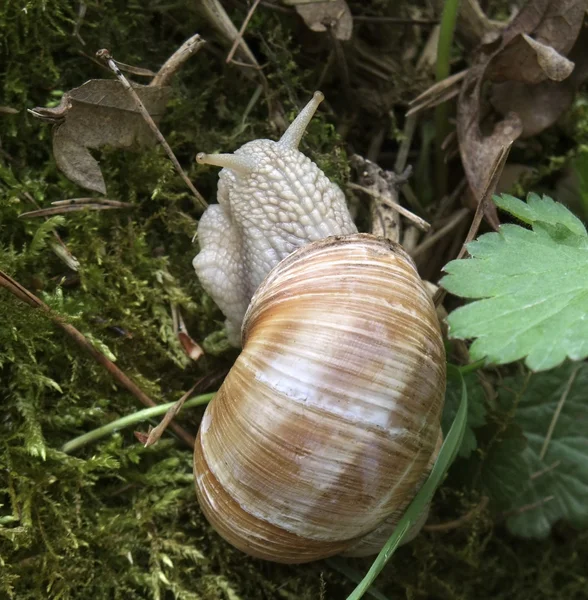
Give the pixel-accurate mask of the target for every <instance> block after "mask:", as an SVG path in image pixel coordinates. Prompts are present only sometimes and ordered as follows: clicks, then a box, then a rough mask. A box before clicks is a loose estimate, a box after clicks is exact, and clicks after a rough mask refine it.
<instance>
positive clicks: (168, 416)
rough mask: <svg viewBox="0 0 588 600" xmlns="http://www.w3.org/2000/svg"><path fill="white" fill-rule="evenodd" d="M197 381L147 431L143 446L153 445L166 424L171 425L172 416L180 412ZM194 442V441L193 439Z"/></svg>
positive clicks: (165, 427)
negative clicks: (158, 421)
mask: <svg viewBox="0 0 588 600" xmlns="http://www.w3.org/2000/svg"><path fill="white" fill-rule="evenodd" d="M199 383H200V382H199V381H197V382H196V383H195V384H194V385H193V386H192V387H191V388H190V389H189V390H188V391H187V392H186V393H185V394H184V395H183V396H182V397H181V398H180V399H179V400H178V401H177V402H176V403H175V404H174V405H173V406H172V407H171V408H170V409H168V411H167V412H166V413H165V415H164V417H163V419H162V420H161V422H160V423H159V425H157V427H154V428H153V429H152V430H151V431H150V432H149V435H148V437H147V440H146V441H145V448H148V447H149V446H153V444H155V443H156V442H157V441H159V438H160V437H161V436H162V435H163V433H164V432H165V430H166V429H167V428H168V426H170V425H172V421H173V418H174V417H175V416H176V415H177V414H178V413H179V412H180V410H181V408H182V406H184V402H186V400H187V399H188V398H189V397H190V396H191V395H192V394H193V393H194V390H195V389H196V388H197V387H198V384H199ZM194 443H196V441H195V440H194Z"/></svg>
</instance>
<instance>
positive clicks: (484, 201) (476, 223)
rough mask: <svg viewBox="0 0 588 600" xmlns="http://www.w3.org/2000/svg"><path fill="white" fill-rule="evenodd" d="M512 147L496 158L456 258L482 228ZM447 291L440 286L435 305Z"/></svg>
mask: <svg viewBox="0 0 588 600" xmlns="http://www.w3.org/2000/svg"><path fill="white" fill-rule="evenodd" d="M511 147H512V142H511V143H510V144H508V145H507V146H503V147H502V148H501V150H500V152H499V154H498V156H497V157H496V160H495V161H494V165H493V166H492V171H491V175H490V178H489V180H488V183H487V185H486V189H485V190H484V194H483V196H482V198H481V199H480V202H479V203H478V206H477V208H476V212H475V214H474V218H473V220H472V224H471V225H470V230H469V231H468V234H467V236H466V239H465V240H464V242H463V246H462V247H461V250H460V251H459V254H458V255H457V257H456V260H459V259H460V258H462V257H463V256H464V255H465V253H466V252H467V245H468V244H469V243H470V242H471V241H472V240H473V239H474V238H475V237H476V234H477V233H478V229H479V228H480V224H481V223H482V218H483V217H484V214H485V211H486V207H487V206H488V204H489V203H490V202H491V201H492V194H493V193H494V190H495V189H496V184H497V183H498V180H499V179H500V175H501V174H502V169H503V168H504V165H505V163H506V159H507V158H508V153H509V152H510V149H511ZM446 293H447V291H446V290H445V289H443V288H442V287H439V289H438V290H437V291H436V292H435V296H433V302H434V303H435V306H439V305H440V304H441V303H442V302H443V299H444V298H445V294H446Z"/></svg>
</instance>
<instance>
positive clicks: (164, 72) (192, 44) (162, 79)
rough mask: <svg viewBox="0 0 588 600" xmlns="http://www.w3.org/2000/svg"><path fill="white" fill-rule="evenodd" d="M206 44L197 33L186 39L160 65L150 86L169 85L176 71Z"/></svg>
mask: <svg viewBox="0 0 588 600" xmlns="http://www.w3.org/2000/svg"><path fill="white" fill-rule="evenodd" d="M205 43H206V42H205V41H204V40H203V39H202V38H201V37H200V35H199V34H198V33H197V34H196V35H193V36H192V37H191V38H188V39H187V40H186V41H185V42H184V43H183V44H182V45H181V46H180V47H179V48H178V49H177V50H176V51H175V52H174V53H173V54H172V55H171V56H170V57H169V58H168V59H167V60H166V61H165V62H164V63H163V65H162V67H161V69H159V71H158V72H157V75H155V77H154V78H153V81H152V82H151V83H150V84H149V85H150V86H153V87H155V86H159V87H163V86H165V85H168V84H169V80H170V79H171V78H172V77H173V76H174V75H175V74H176V72H177V71H178V69H179V68H180V67H181V66H182V65H183V64H184V63H185V62H186V61H187V60H188V59H189V58H190V56H192V55H193V54H196V52H198V50H200V48H202V46H204V44H205Z"/></svg>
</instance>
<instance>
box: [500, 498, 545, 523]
mask: <svg viewBox="0 0 588 600" xmlns="http://www.w3.org/2000/svg"><path fill="white" fill-rule="evenodd" d="M554 498H555V496H546V497H545V498H541V500H537V502H531V503H529V504H523V506H520V507H519V508H513V509H511V510H507V511H505V512H503V513H502V515H501V517H502V518H503V519H506V518H508V517H512V516H513V515H521V514H523V513H526V512H529V511H530V510H535V509H536V508H539V507H541V506H543V505H544V504H547V503H548V502H551V501H552V500H553V499H554Z"/></svg>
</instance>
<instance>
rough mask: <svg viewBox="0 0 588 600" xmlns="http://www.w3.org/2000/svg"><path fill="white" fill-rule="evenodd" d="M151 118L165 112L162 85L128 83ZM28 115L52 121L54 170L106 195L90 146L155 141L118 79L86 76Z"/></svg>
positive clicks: (137, 145) (135, 146)
mask: <svg viewBox="0 0 588 600" xmlns="http://www.w3.org/2000/svg"><path fill="white" fill-rule="evenodd" d="M133 87H134V88H135V91H136V92H137V94H138V96H139V97H140V98H141V101H142V102H143V104H144V105H145V107H146V108H147V110H148V112H149V114H150V115H151V116H152V118H153V119H154V121H156V122H157V121H158V120H159V119H160V118H161V116H162V115H163V113H164V111H165V106H166V104H167V100H168V97H169V94H170V88H168V87H154V86H141V85H136V84H135V85H134V86H133ZM30 112H31V113H32V114H33V115H34V116H36V117H39V118H41V119H43V120H47V121H50V122H53V123H56V127H55V129H54V131H53V154H54V156H55V161H56V163H57V166H58V167H59V169H60V170H61V171H62V172H63V173H64V174H65V175H66V177H67V178H68V179H70V180H71V181H73V182H74V183H77V184H78V185H80V186H81V187H83V188H86V189H88V190H92V191H95V192H99V193H101V194H106V186H105V184H104V178H103V177H102V172H101V171H100V166H99V164H98V161H97V160H96V159H95V158H94V157H93V156H92V154H91V153H90V149H98V148H101V147H102V146H106V145H108V146H112V147H114V148H124V149H139V148H141V147H148V146H153V145H155V144H156V143H157V140H156V138H155V136H154V135H153V133H152V132H151V131H150V129H149V127H148V125H147V123H145V121H144V119H143V117H142V116H141V114H140V113H139V112H138V110H137V107H136V105H135V101H134V100H133V98H132V97H131V96H130V95H129V93H128V92H127V91H126V90H125V89H124V87H123V86H122V84H121V83H120V82H119V81H111V80H107V79H92V80H90V81H87V82H86V83H84V85H82V86H80V87H78V88H74V89H73V90H71V91H70V92H67V93H65V94H64V95H63V98H62V101H61V104H60V105H59V106H58V107H56V108H43V107H39V108H35V109H33V110H32V111H30Z"/></svg>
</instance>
